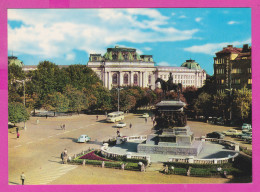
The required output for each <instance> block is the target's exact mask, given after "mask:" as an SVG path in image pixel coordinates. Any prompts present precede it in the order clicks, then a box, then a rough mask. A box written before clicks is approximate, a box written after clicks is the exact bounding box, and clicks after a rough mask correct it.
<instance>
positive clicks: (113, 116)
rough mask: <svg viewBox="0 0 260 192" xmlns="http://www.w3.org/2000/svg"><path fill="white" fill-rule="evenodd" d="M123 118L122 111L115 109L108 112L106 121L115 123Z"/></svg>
mask: <svg viewBox="0 0 260 192" xmlns="http://www.w3.org/2000/svg"><path fill="white" fill-rule="evenodd" d="M124 118H125V116H124V112H122V111H117V112H112V113H108V114H107V119H106V121H107V122H112V123H115V122H116V121H121V120H123V119H124Z"/></svg>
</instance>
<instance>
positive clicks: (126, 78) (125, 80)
mask: <svg viewBox="0 0 260 192" xmlns="http://www.w3.org/2000/svg"><path fill="white" fill-rule="evenodd" d="M124 84H128V74H124Z"/></svg>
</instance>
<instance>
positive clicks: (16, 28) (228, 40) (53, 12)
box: [8, 8, 251, 75]
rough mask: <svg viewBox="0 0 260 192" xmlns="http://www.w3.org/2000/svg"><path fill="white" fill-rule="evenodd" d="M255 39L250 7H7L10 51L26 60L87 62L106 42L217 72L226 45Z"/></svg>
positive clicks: (163, 61)
mask: <svg viewBox="0 0 260 192" xmlns="http://www.w3.org/2000/svg"><path fill="white" fill-rule="evenodd" d="M243 44H249V45H251V9H250V8H158V9H150V8H147V9H146V8H145V9H144V8H139V9H131V8H130V9H9V10H8V55H9V56H10V55H14V56H17V57H18V59H20V60H22V61H23V63H24V64H25V65H38V64H39V62H41V61H44V60H48V61H51V62H54V63H56V64H58V65H71V64H87V62H88V59H89V54H92V53H100V54H102V55H104V54H105V53H106V49H107V48H112V47H115V46H116V45H118V46H122V47H131V48H136V49H137V52H138V53H139V54H144V55H153V58H154V61H155V65H156V66H181V64H182V63H183V62H185V61H186V60H188V59H193V60H195V61H196V62H198V63H199V64H200V66H201V67H202V68H203V69H205V70H206V72H207V73H208V74H209V75H212V74H213V57H214V56H215V53H216V52H217V51H220V50H222V48H223V47H226V46H227V45H233V46H236V47H242V46H243Z"/></svg>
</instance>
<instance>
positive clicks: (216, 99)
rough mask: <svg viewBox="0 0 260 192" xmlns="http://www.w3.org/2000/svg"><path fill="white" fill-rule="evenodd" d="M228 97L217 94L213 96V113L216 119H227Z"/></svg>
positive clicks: (224, 94)
mask: <svg viewBox="0 0 260 192" xmlns="http://www.w3.org/2000/svg"><path fill="white" fill-rule="evenodd" d="M228 101H229V99H228V95H227V94H226V93H217V94H216V95H213V103H212V105H213V106H212V107H213V112H214V116H216V117H223V118H224V119H228V116H229V114H228V112H229V103H228Z"/></svg>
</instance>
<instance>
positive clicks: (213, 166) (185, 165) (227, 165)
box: [164, 162, 232, 169]
mask: <svg viewBox="0 0 260 192" xmlns="http://www.w3.org/2000/svg"><path fill="white" fill-rule="evenodd" d="M164 165H168V167H170V166H173V167H179V168H186V169H188V168H189V167H192V168H205V169H217V168H218V167H221V168H230V167H232V163H224V164H189V163H179V162H165V163H164Z"/></svg>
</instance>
